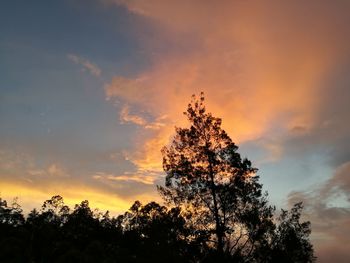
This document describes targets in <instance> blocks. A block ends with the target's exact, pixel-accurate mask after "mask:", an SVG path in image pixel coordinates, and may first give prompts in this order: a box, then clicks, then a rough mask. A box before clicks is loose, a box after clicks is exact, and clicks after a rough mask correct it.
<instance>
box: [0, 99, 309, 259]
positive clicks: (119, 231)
mask: <svg viewBox="0 0 350 263" xmlns="http://www.w3.org/2000/svg"><path fill="white" fill-rule="evenodd" d="M185 114H186V115H187V117H188V119H189V121H190V124H191V125H190V127H189V128H177V129H176V135H175V136H174V138H173V141H172V142H171V144H170V145H169V146H167V147H164V149H163V150H162V153H163V166H164V171H165V172H166V181H165V185H164V186H159V187H158V190H159V193H160V194H161V195H162V197H163V198H164V201H165V204H166V205H164V206H163V205H160V204H157V203H155V202H151V203H148V204H146V205H142V204H141V203H140V202H139V201H136V202H135V203H134V204H133V205H132V207H131V208H130V210H129V211H127V212H126V213H125V214H123V215H120V216H118V217H110V216H109V213H108V212H106V213H100V212H95V211H92V210H91V208H90V207H89V203H88V201H83V202H81V204H79V205H76V206H75V208H74V209H73V210H70V209H69V207H68V206H66V205H65V204H64V202H63V198H62V197H61V196H59V195H58V196H54V197H52V198H51V199H49V200H46V201H45V202H44V203H43V205H42V207H41V208H40V209H39V210H36V209H34V210H32V211H31V212H30V213H29V215H27V216H26V217H24V216H23V214H22V210H21V208H20V206H19V205H18V204H17V203H16V202H14V203H13V204H11V205H9V204H7V202H6V201H5V200H2V199H0V262H217V263H219V262H276V263H277V262H286V263H289V262H313V261H315V258H314V256H313V248H312V245H311V243H310V241H309V235H310V233H311V228H310V223H309V222H301V219H300V216H301V215H300V213H301V210H302V204H301V203H298V204H295V205H294V207H293V208H292V209H291V210H290V211H285V210H282V212H281V214H280V215H279V216H275V208H274V207H272V206H270V205H269V204H268V202H267V194H264V193H262V185H261V184H259V182H258V179H259V177H258V176H257V175H256V172H257V169H255V168H253V167H252V166H251V163H250V161H249V160H247V159H242V158H241V156H240V154H239V153H238V152H237V150H238V147H237V146H236V145H235V144H234V143H233V142H232V140H231V139H230V137H229V136H228V135H227V134H226V133H225V131H224V130H222V129H221V119H219V118H215V117H213V116H212V115H211V114H210V113H207V112H206V109H205V107H204V98H203V96H201V97H200V98H199V99H196V98H195V97H194V98H193V101H192V102H191V103H190V104H189V106H188V109H187V112H186V113H185Z"/></svg>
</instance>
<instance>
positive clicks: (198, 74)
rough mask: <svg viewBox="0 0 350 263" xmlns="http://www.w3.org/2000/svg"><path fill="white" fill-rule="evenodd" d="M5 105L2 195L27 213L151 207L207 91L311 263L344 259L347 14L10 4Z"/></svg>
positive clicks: (349, 187)
mask: <svg viewBox="0 0 350 263" xmlns="http://www.w3.org/2000/svg"><path fill="white" fill-rule="evenodd" d="M0 91H1V93H0V123H1V125H0V196H1V198H4V199H7V200H12V199H13V198H14V197H18V198H19V200H18V201H19V203H20V204H21V205H22V207H23V209H24V210H25V211H26V212H27V211H29V210H30V209H32V208H34V207H40V206H41V204H42V202H43V201H44V200H46V199H48V198H50V197H51V196H52V195H55V194H60V195H62V196H63V197H64V199H65V202H66V203H67V204H69V205H71V206H73V205H74V204H76V203H78V202H80V201H82V200H85V199H88V200H89V201H90V204H91V206H92V207H98V208H100V209H102V210H107V209H108V210H110V211H111V212H112V213H113V214H115V215H116V214H118V213H122V212H124V211H126V210H127V209H128V208H129V207H130V205H131V204H132V202H133V201H134V200H137V199H138V200H141V201H142V202H144V203H145V202H147V201H150V200H157V201H160V200H159V197H158V194H157V192H156V187H155V186H156V185H157V184H162V183H163V181H164V172H163V171H162V164H161V161H162V159H161V153H160V149H161V148H162V147H163V146H165V145H166V144H167V143H169V140H170V138H171V136H172V134H173V133H174V127H175V126H181V127H182V126H186V125H187V122H186V119H185V116H184V115H183V112H184V111H185V109H186V106H187V104H188V102H189V101H190V98H191V95H192V94H199V93H200V92H201V91H203V92H204V93H205V97H206V105H207V109H208V111H210V112H212V113H213V115H214V116H217V117H221V118H222V120H223V128H224V129H225V130H226V131H227V132H228V134H229V135H230V136H231V138H232V139H233V141H235V142H236V143H237V144H238V145H239V147H240V148H239V152H240V153H241V154H242V155H243V156H245V157H248V158H249V159H250V160H252V162H253V164H254V166H255V167H257V168H259V172H258V175H259V176H260V181H261V183H263V185H264V189H265V190H266V191H268V192H269V199H270V201H271V204H273V205H276V207H277V208H278V209H280V208H288V207H290V205H291V204H293V203H295V202H299V201H303V202H304V204H305V210H304V215H305V219H307V220H311V223H312V230H313V233H312V242H313V244H314V246H315V250H316V256H318V257H319V262H348V259H349V258H350V204H349V202H350V117H349V115H350V1H346V0H344V1H342V0H334V1H327V0H318V1H316V0H315V1H313V0H310V1H298V0H296V1H292V0H291V1H288V0H286V1H277V0H276V1H258V0H257V1H249V0H248V1H243V0H236V1H234V0H232V1H228V0H227V1H225V0H221V1H214V0H213V1H205V0H173V1H171V0H60V1H48V0H34V1H25V0H3V1H1V3H0Z"/></svg>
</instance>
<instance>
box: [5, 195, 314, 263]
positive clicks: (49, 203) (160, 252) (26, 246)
mask: <svg viewBox="0 0 350 263" xmlns="http://www.w3.org/2000/svg"><path fill="white" fill-rule="evenodd" d="M300 210H301V205H300V204H298V205H296V206H295V207H294V208H293V209H292V210H291V211H290V212H287V211H284V212H283V213H282V215H281V217H280V218H279V223H278V225H276V228H275V232H274V234H273V236H271V237H272V238H271V239H270V240H269V241H268V240H266V242H271V243H270V244H269V245H268V246H267V245H266V244H265V245H263V246H262V245H261V244H260V246H259V244H256V249H258V251H255V253H260V254H261V257H260V258H258V259H257V260H254V261H253V262H309V260H310V257H312V250H310V247H309V246H308V242H305V241H306V240H304V238H305V234H307V232H308V231H309V225H308V223H304V224H303V223H300V222H299V218H300ZM191 216H192V215H191V213H189V212H186V213H184V211H181V209H180V208H178V207H173V208H167V207H166V206H162V205H159V204H157V203H155V202H151V203H148V204H146V205H142V204H141V203H140V202H139V201H136V202H135V203H134V204H133V205H132V206H131V208H130V209H129V211H127V212H126V213H125V214H123V215H119V216H117V217H111V216H110V215H109V212H108V211H107V212H105V213H101V212H99V211H93V210H92V209H91V208H90V207H89V202H88V201H82V202H81V203H80V204H79V205H78V204H77V205H75V207H74V209H70V208H69V207H68V206H67V205H65V204H64V201H63V198H62V197H61V196H59V195H57V196H53V197H52V198H51V199H49V200H46V201H45V202H44V203H43V205H42V207H41V208H40V209H39V210H37V209H33V210H32V211H31V212H30V213H29V214H28V215H27V216H24V215H23V213H22V209H21V207H20V205H19V204H18V203H17V202H13V203H12V204H11V205H9V204H7V202H6V201H5V200H2V199H0V233H1V234H0V255H1V258H0V262H246V261H245V259H244V258H243V257H242V258H240V257H239V256H238V254H226V255H219V254H218V253H216V250H215V246H211V245H210V242H209V243H208V240H207V236H206V235H203V233H200V231H199V230H197V229H195V228H193V227H190V225H189V224H186V222H187V221H190V220H191ZM272 239H274V240H272ZM259 247H260V248H259ZM310 253H311V254H310Z"/></svg>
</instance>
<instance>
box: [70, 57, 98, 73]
mask: <svg viewBox="0 0 350 263" xmlns="http://www.w3.org/2000/svg"><path fill="white" fill-rule="evenodd" d="M67 57H68V59H69V60H71V61H73V62H74V63H75V64H77V65H80V66H82V67H83V68H82V70H83V71H85V70H88V71H89V73H90V74H91V75H93V76H95V77H100V76H101V73H102V71H101V69H100V68H99V67H98V66H96V65H95V64H93V63H92V62H90V61H89V60H87V59H84V58H82V57H79V56H77V55H74V54H68V55H67Z"/></svg>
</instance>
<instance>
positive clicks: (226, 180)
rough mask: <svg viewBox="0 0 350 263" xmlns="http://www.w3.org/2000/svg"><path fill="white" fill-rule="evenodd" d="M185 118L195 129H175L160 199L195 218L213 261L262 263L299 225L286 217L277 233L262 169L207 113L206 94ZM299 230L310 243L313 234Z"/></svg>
mask: <svg viewBox="0 0 350 263" xmlns="http://www.w3.org/2000/svg"><path fill="white" fill-rule="evenodd" d="M185 115H186V116H187V118H188V120H189V122H190V127H189V128H176V134H175V136H174V138H173V140H172V142H171V144H170V145H169V146H167V147H164V148H163V150H162V153H163V168H164V171H165V172H166V174H167V175H166V182H165V187H161V186H159V187H158V189H159V191H160V193H161V195H162V196H163V197H164V199H165V200H166V201H167V202H168V203H170V204H173V205H176V206H180V207H183V208H184V209H185V211H188V212H189V213H190V214H191V219H190V220H188V223H189V224H192V226H193V228H194V229H195V230H196V231H194V232H193V234H194V236H196V238H201V239H202V240H203V241H204V242H205V243H207V245H208V247H214V248H215V254H214V257H216V258H220V259H221V260H222V261H224V260H232V259H234V260H235V261H237V262H240V261H242V262H254V261H255V260H257V259H258V258H260V260H261V261H263V258H265V259H266V258H267V253H266V252H267V251H271V249H272V247H273V244H272V240H274V239H275V237H276V236H278V237H280V238H282V237H283V236H284V235H285V232H288V231H287V230H288V227H289V226H291V227H292V228H293V229H295V228H294V225H295V224H294V225H293V223H295V222H292V221H288V220H287V221H286V220H285V219H286V216H287V215H286V214H282V217H281V220H282V221H283V224H281V225H280V226H279V227H278V230H277V232H276V226H275V223H274V221H273V214H274V208H273V207H271V206H269V205H268V202H267V200H266V197H267V194H262V185H261V184H259V182H258V179H259V177H258V176H257V175H256V172H257V169H256V168H253V167H252V165H251V162H250V161H249V160H248V159H246V158H244V159H242V157H241V156H240V154H239V153H238V152H237V150H238V147H237V146H236V145H235V143H234V142H233V141H232V140H231V138H230V137H229V136H228V135H227V133H226V132H225V131H224V130H223V129H222V128H221V119H219V118H216V117H213V116H212V114H211V113H207V111H206V108H205V106H204V96H203V93H202V94H201V96H200V98H199V99H197V98H196V97H195V96H193V98H192V101H191V103H190V104H189V105H188V108H187V112H185ZM293 211H294V210H293ZM298 211H299V210H297V211H294V212H298ZM297 219H299V217H298V218H297ZM287 226H288V227H287ZM304 226H305V227H306V228H307V229H309V228H308V226H309V225H308V224H306V225H304ZM295 231H296V232H298V233H299V234H300V235H302V237H303V238H302V239H304V240H306V241H307V242H308V239H307V236H308V234H309V232H308V231H304V232H302V231H299V230H298V229H295ZM277 233H278V235H277ZM282 233H283V234H282ZM298 237H300V236H298ZM305 237H306V238H305ZM300 238H301V237H300ZM282 239H283V238H282ZM282 239H281V240H282ZM284 241H286V239H283V242H284ZM210 244H211V245H210ZM276 250H278V249H276ZM305 262H306V261H305Z"/></svg>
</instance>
